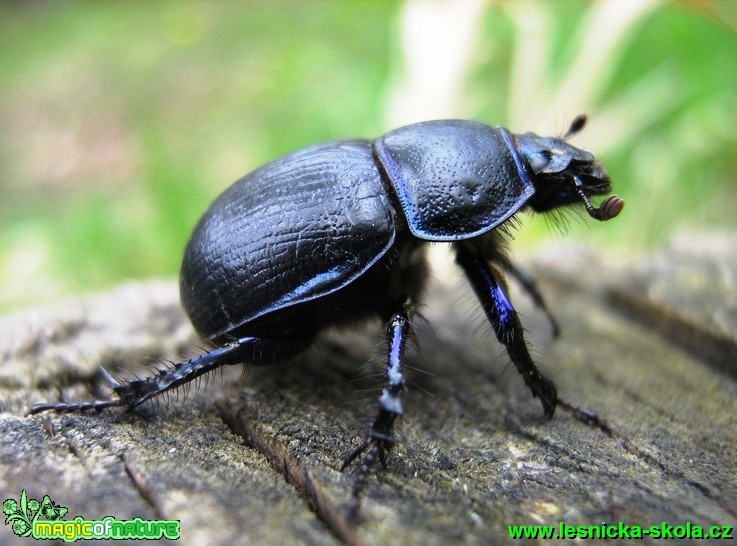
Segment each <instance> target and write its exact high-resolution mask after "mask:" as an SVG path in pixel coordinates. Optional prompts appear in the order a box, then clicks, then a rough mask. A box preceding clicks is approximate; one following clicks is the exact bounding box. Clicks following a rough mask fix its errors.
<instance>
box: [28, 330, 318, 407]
mask: <svg viewBox="0 0 737 546" xmlns="http://www.w3.org/2000/svg"><path fill="white" fill-rule="evenodd" d="M311 341H312V340H296V341H294V340H289V341H286V340H282V339H261V338H257V337H242V338H240V339H236V340H234V341H231V342H229V343H227V344H224V345H222V346H220V347H218V348H216V349H213V350H212V351H208V352H206V353H203V354H201V355H199V356H196V357H194V358H190V359H189V360H185V361H183V362H179V363H177V364H175V365H174V366H171V367H169V368H164V369H161V370H158V373H156V374H155V375H152V376H150V377H145V378H141V379H133V380H131V381H122V382H121V381H118V380H117V379H115V378H114V377H113V376H112V375H110V374H109V373H108V372H107V371H105V370H104V369H103V370H102V371H103V374H104V376H105V378H106V379H107V381H108V383H109V384H110V386H111V387H112V389H113V392H114V393H115V394H116V395H117V398H115V399H113V400H95V401H93V402H81V403H71V404H66V403H59V404H53V403H51V404H36V405H35V406H33V407H32V408H31V409H30V411H29V412H28V413H29V414H34V413H41V412H43V411H57V412H64V411H87V410H97V411H100V410H103V409H105V408H110V407H116V406H117V407H124V408H125V409H126V410H128V411H130V410H132V409H133V408H135V407H136V406H139V405H140V404H142V403H143V402H145V401H146V400H149V399H150V398H153V397H154V396H158V395H159V394H163V393H164V392H166V391H169V390H171V389H176V388H177V387H180V386H182V385H184V384H186V383H189V382H190V381H192V380H193V379H196V378H198V377H200V376H201V375H204V374H206V373H208V372H211V371H213V370H216V369H217V368H219V367H221V366H231V365H233V364H242V363H245V364H271V363H273V362H278V361H281V360H283V359H285V358H288V357H290V356H293V355H295V354H297V353H299V352H301V351H303V350H304V349H306V348H307V347H308V346H309V345H310V343H311Z"/></svg>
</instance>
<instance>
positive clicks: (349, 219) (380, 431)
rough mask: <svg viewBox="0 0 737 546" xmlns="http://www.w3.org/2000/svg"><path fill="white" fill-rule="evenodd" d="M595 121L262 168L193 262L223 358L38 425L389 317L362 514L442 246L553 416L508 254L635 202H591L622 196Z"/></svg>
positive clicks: (198, 245) (196, 286) (197, 315)
mask: <svg viewBox="0 0 737 546" xmlns="http://www.w3.org/2000/svg"><path fill="white" fill-rule="evenodd" d="M585 119H586V118H585V117H584V116H579V117H578V118H576V119H575V120H574V122H573V123H572V124H571V128H570V129H569V131H568V132H567V133H566V135H564V136H563V137H562V138H552V137H547V138H546V137H540V136H538V135H536V134H533V133H525V134H513V133H511V132H509V131H508V130H507V129H505V128H503V127H493V126H489V125H485V124H482V123H478V122H474V121H462V120H445V121H429V122H425V123H419V124H415V125H410V126H407V127H402V128H400V129H397V130H395V131H392V132H390V133H388V134H386V135H384V136H382V137H380V138H379V139H377V140H375V141H367V140H348V141H340V142H330V143H327V144H318V145H315V146H311V147H309V148H305V149H302V150H298V151H296V152H293V153H291V154H289V155H286V156H284V157H282V158H280V159H277V160H276V161H274V162H272V163H269V164H267V165H265V166H264V167H261V168H260V169H258V170H256V171H254V172H252V173H250V174H248V175H246V176H245V177H243V178H241V179H240V180H239V181H237V182H236V183H235V184H233V185H232V186H231V187H230V188H229V189H227V190H226V191H225V192H224V193H223V194H222V195H221V196H220V197H219V198H218V199H217V200H216V201H215V203H213V205H212V206H211V207H210V208H209V210H208V211H207V212H206V213H205V214H204V216H203V217H202V219H201V220H200V222H199V224H198V225H197V227H196V228H195V230H194V233H193V234H192V236H191V237H190V239H189V243H188V244H187V248H186V251H185V254H184V261H183V263H182V269H181V276H180V292H181V299H182V304H183V306H184V309H185V310H186V312H187V314H188V315H189V317H190V319H191V320H192V323H193V325H194V327H195V328H196V330H197V332H198V333H199V334H200V335H201V336H202V337H203V338H206V339H208V340H210V341H212V342H213V343H214V344H215V346H216V348H215V349H214V350H212V351H210V352H207V353H205V354H202V355H200V356H197V357H195V358H192V359H190V360H187V361H184V362H180V363H178V364H176V365H174V366H172V367H170V368H168V369H164V370H161V371H159V372H158V373H157V374H156V375H153V376H151V377H147V378H142V379H134V380H131V381H125V382H123V381H118V380H117V379H115V378H113V377H112V376H110V374H107V373H106V372H105V375H106V377H107V378H108V380H109V381H110V383H111V385H112V389H113V391H114V392H115V394H116V396H117V397H116V398H115V399H112V400H98V401H93V402H84V403H78V404H66V403H59V404H54V403H52V404H39V405H36V406H34V407H33V408H32V409H31V413H38V412H41V411H45V410H55V411H73V410H79V411H84V410H89V409H95V410H101V409H104V408H108V407H113V406H122V407H124V408H126V409H128V410H130V409H132V408H134V407H136V406H138V405H139V404H141V403H143V402H145V401H146V400H148V399H149V398H152V397H154V396H156V395H159V394H161V393H163V392H166V391H168V390H170V389H174V388H176V387H179V386H181V385H183V384H185V383H187V382H189V381H191V380H192V379H194V378H196V377H199V376H201V375H203V374H205V373H207V372H209V371H212V370H214V369H216V368H218V367H220V366H223V365H231V364H241V363H244V364H259V365H260V364H270V363H274V362H277V361H281V360H285V359H287V358H289V357H292V356H294V355H296V354H297V353H299V352H301V351H304V350H305V349H307V348H308V347H309V346H310V345H311V343H312V342H313V340H314V339H315V337H316V336H317V334H318V333H320V331H322V330H324V329H325V328H327V327H330V326H342V325H345V324H348V323H352V322H356V321H359V320H364V319H367V318H370V317H378V318H380V319H381V320H382V321H383V322H384V324H385V325H386V338H387V342H388V355H387V366H386V382H385V386H384V389H383V392H382V394H381V396H380V398H379V401H378V403H377V413H376V417H375V418H374V421H373V424H372V425H371V426H370V428H369V430H368V432H367V434H366V436H365V438H364V441H363V442H362V443H361V445H360V446H359V447H358V448H357V449H356V450H354V451H353V453H351V454H350V455H349V456H348V457H347V459H346V461H345V463H344V465H343V466H344V467H345V466H347V465H348V464H349V463H350V462H351V461H352V460H354V459H355V458H356V457H357V456H359V455H360V454H361V453H363V452H366V455H365V463H366V464H364V465H362V467H361V468H362V470H361V471H360V473H359V477H358V480H357V482H356V486H355V487H354V500H355V502H356V503H357V502H358V497H359V495H360V494H361V489H362V488H363V486H364V484H365V482H366V477H367V476H366V474H367V472H368V471H367V470H365V469H366V468H368V467H369V466H371V464H374V461H376V460H377V459H379V460H382V461H383V460H384V457H385V453H386V451H387V450H389V449H390V448H391V447H392V446H393V445H394V443H395V438H394V421H395V420H396V418H397V417H400V416H402V415H403V414H404V409H403V406H402V399H401V397H402V393H403V391H404V388H405V380H404V376H403V374H402V363H403V358H404V357H403V355H404V346H405V342H406V340H407V338H408V336H409V333H410V314H411V309H412V306H411V305H410V303H412V302H417V301H418V300H419V299H420V297H421V294H422V289H423V285H424V280H425V277H426V273H427V268H426V265H425V261H424V257H423V252H422V251H423V247H424V246H426V245H425V243H426V242H427V241H441V242H447V243H450V244H451V245H452V246H453V248H454V250H455V255H456V261H457V263H458V265H459V266H460V267H461V269H462V270H463V272H464V273H465V275H466V276H467V278H468V280H469V281H470V283H471V285H472V287H473V289H474V291H475V293H476V295H477V296H478V298H479V300H480V303H481V306H482V308H483V310H484V313H485V314H486V316H487V317H488V319H489V323H490V325H491V328H492V329H493V331H494V333H495V334H496V336H497V338H498V339H499V341H500V342H501V343H502V344H503V345H504V346H505V347H506V350H507V352H508V354H509V357H510V359H511V360H512V362H513V363H514V365H515V366H516V367H517V370H518V371H519V373H520V374H521V375H522V377H523V379H524V381H525V383H526V384H527V386H528V387H529V389H530V390H531V391H532V394H533V396H535V397H538V398H539V399H540V401H541V402H542V407H543V411H544V413H545V415H546V416H548V417H552V415H553V412H554V411H555V407H556V403H557V401H558V398H557V394H556V389H555V385H554V384H553V382H552V381H551V380H550V379H548V378H547V377H545V376H544V375H543V374H542V373H540V371H539V370H538V369H537V367H536V366H535V363H534V362H533V360H532V358H531V357H530V354H529V352H528V349H527V345H526V342H525V340H524V336H523V329H522V326H521V324H520V321H519V318H518V316H517V313H516V312H515V310H514V307H513V306H512V303H511V302H510V299H509V297H508V295H507V293H506V290H505V288H504V282H503V279H502V278H501V271H502V270H503V271H506V272H507V273H509V274H510V275H512V276H513V277H515V278H516V279H517V280H518V281H520V283H521V285H522V287H523V288H524V289H525V290H526V291H527V292H528V293H529V294H530V295H531V296H532V298H533V300H534V301H535V303H536V304H537V305H538V306H540V307H541V308H542V309H543V310H544V311H545V312H546V313H548V310H547V308H546V307H545V304H544V302H543V299H542V297H541V296H540V293H539V292H538V290H537V288H536V285H535V284H534V282H533V281H532V280H531V279H530V278H529V277H527V276H525V275H524V274H523V273H522V272H521V271H520V270H518V269H517V268H516V267H515V266H514V265H513V264H512V263H511V262H510V260H509V259H508V257H507V256H506V254H505V253H504V252H503V248H504V247H503V245H502V244H501V243H502V238H503V234H502V232H503V231H504V229H503V227H504V224H505V222H507V221H509V220H510V219H511V218H512V217H513V216H514V215H515V214H517V213H518V212H520V211H523V210H526V209H531V210H532V211H535V212H546V211H550V210H553V209H556V208H559V207H569V206H576V205H583V206H584V207H585V209H586V211H587V212H588V214H589V215H590V216H591V217H593V218H595V219H597V220H609V219H611V218H613V217H615V216H617V215H618V214H619V213H620V211H621V210H622V207H623V205H624V202H623V201H622V200H621V199H619V198H618V197H617V196H614V195H612V196H610V197H608V198H607V199H606V200H605V201H604V202H603V203H602V204H601V205H600V206H599V207H598V208H597V207H595V206H594V205H593V204H592V202H591V199H590V197H591V196H594V195H603V194H607V193H609V192H610V191H611V186H610V181H609V177H608V175H607V173H606V172H605V171H604V169H603V168H602V166H601V164H600V163H599V162H598V161H597V160H596V159H595V158H594V156H593V155H592V154H590V153H588V152H585V151H583V150H581V149H578V148H575V147H573V146H571V145H570V144H569V143H568V142H567V138H568V137H569V136H572V135H573V134H575V133H576V132H578V131H579V130H581V129H582V128H583V126H584V123H585ZM500 228H501V229H500ZM548 316H550V313H548ZM550 318H551V321H552V323H553V328H554V332H557V326H556V325H555V321H554V320H553V319H552V316H550Z"/></svg>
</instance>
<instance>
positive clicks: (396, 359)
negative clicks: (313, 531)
mask: <svg viewBox="0 0 737 546" xmlns="http://www.w3.org/2000/svg"><path fill="white" fill-rule="evenodd" d="M409 333H410V323H409V316H408V313H407V309H406V308H403V309H402V310H401V311H399V312H397V313H395V314H394V315H393V316H392V318H391V319H389V322H388V323H387V325H386V337H387V341H388V343H389V347H388V357H387V366H386V383H385V385H384V390H383V391H382V392H381V397H380V398H379V401H378V403H377V404H376V405H377V407H378V408H379V411H378V412H377V414H376V417H375V418H374V421H373V423H372V424H371V427H369V430H368V434H367V435H366V439H365V440H364V441H363V442H362V443H361V445H360V446H358V447H357V448H356V449H355V450H353V451H352V452H351V453H350V454H349V455H348V456H347V457H346V459H345V461H344V462H343V466H342V467H341V471H342V470H345V468H346V467H347V466H348V465H349V464H351V462H353V460H355V459H356V457H358V456H359V455H360V454H361V453H363V452H364V451H366V450H367V449H368V453H366V456H365V457H364V459H363V462H362V464H361V467H360V469H359V470H358V476H357V477H356V481H355V483H354V485H353V493H352V499H351V507H350V509H349V512H350V513H351V514H352V515H353V516H355V515H356V514H357V513H358V509H359V506H360V498H361V494H362V493H363V490H364V488H365V487H366V481H367V479H368V477H369V475H370V474H371V472H372V470H373V468H374V467H375V465H376V460H377V459H378V460H379V461H381V463H382V464H384V465H385V464H386V463H385V457H386V452H387V451H388V450H390V449H391V448H392V447H393V446H394V444H395V443H396V440H395V439H394V421H395V420H396V418H397V417H401V416H402V415H403V414H404V408H403V407H402V392H403V391H404V386H405V380H404V375H403V374H402V360H403V358H404V346H405V344H406V342H407V338H408V337H409Z"/></svg>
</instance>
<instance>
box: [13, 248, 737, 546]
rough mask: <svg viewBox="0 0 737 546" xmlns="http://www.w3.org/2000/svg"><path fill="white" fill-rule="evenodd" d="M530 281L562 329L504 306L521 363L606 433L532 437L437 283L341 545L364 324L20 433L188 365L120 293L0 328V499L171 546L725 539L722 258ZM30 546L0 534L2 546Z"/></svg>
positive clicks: (590, 268) (141, 296) (158, 313)
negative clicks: (657, 534)
mask: <svg viewBox="0 0 737 546" xmlns="http://www.w3.org/2000/svg"><path fill="white" fill-rule="evenodd" d="M526 265H527V266H528V269H531V270H533V271H535V273H536V275H537V277H538V280H539V283H540V286H541V289H542V290H543V291H544V292H545V294H546V295H547V297H548V301H549V303H550V304H551V306H552V308H553V309H554V311H555V314H556V315H557V317H558V319H559V320H560V322H561V324H562V326H563V333H562V336H561V337H560V338H559V339H558V340H556V341H552V340H551V339H550V335H549V325H548V324H547V323H546V322H545V319H544V317H543V316H542V315H541V314H540V313H539V312H538V311H536V310H535V309H533V308H531V305H530V304H529V302H528V300H527V299H526V298H525V297H524V296H523V295H520V294H519V293H515V294H513V296H514V299H515V302H516V303H517V306H518V308H519V309H520V310H521V312H522V314H523V315H524V323H525V325H526V328H527V330H528V340H529V341H530V342H531V343H532V345H533V348H534V354H536V355H537V360H538V362H539V363H540V365H541V367H542V369H543V370H545V372H547V373H548V374H549V375H550V376H551V377H552V378H554V380H555V381H556V382H557V384H558V387H559V392H560V395H561V396H562V397H563V398H565V399H567V400H569V401H571V402H573V403H576V404H578V405H581V406H583V407H586V408H589V409H591V410H594V411H596V412H597V413H598V414H599V415H600V416H601V417H602V418H603V419H605V421H606V424H607V425H608V427H609V429H608V430H606V429H604V428H602V427H590V426H586V425H585V424H583V423H582V422H580V421H579V420H577V419H575V418H574V417H573V416H572V415H571V414H570V413H567V412H565V411H560V410H559V411H558V413H557V414H556V416H555V418H554V419H553V420H551V421H547V420H545V419H543V418H542V412H541V408H540V405H539V403H538V402H537V401H536V400H532V399H531V398H530V396H529V393H528V392H527V390H526V389H525V388H524V387H523V384H522V381H521V379H520V378H519V377H518V375H517V373H516V372H515V370H514V368H513V366H511V365H510V364H509V361H508V359H507V357H506V355H505V354H504V353H503V351H502V350H501V349H500V347H499V345H498V344H497V343H496V341H495V340H494V339H493V336H492V335H490V334H488V333H487V328H486V327H485V326H484V324H483V320H482V318H481V313H480V312H479V311H478V310H476V306H475V303H474V301H473V297H472V295H471V293H470V291H469V290H468V289H467V288H465V285H464V283H462V282H460V280H459V281H458V282H457V283H450V284H448V283H435V284H434V285H433V287H432V288H431V290H430V292H429V294H428V297H427V301H426V305H425V306H424V307H423V308H422V309H421V312H422V315H423V316H424V317H425V318H426V319H427V321H423V320H418V321H417V324H416V326H417V338H418V341H419V346H420V351H419V352H418V353H417V354H415V355H414V356H413V360H412V363H411V364H412V365H413V366H415V367H416V368H417V369H416V370H414V371H412V372H411V373H410V376H411V377H410V379H411V381H412V386H411V388H410V392H409V393H408V394H407V395H406V409H407V413H408V414H407V416H406V418H405V419H404V421H403V422H402V423H401V424H400V426H399V433H400V438H401V442H400V444H399V445H398V446H397V447H396V448H395V450H394V451H393V452H392V453H391V455H390V458H389V465H388V470H387V471H380V472H379V473H378V476H377V477H376V478H375V479H373V481H372V482H371V483H370V485H369V487H368V489H367V495H366V497H365V499H364V502H363V510H362V515H363V521H362V522H360V523H359V524H357V525H356V524H352V523H350V522H348V521H346V520H345V518H344V517H343V514H344V509H345V506H346V504H347V502H348V500H349V497H350V491H351V486H352V483H353V477H354V474H353V472H354V471H355V469H350V470H348V471H347V472H346V473H341V472H339V466H340V463H341V460H342V459H343V457H344V456H345V454H346V453H347V452H348V451H349V450H350V449H351V448H353V447H355V446H356V445H357V444H358V442H359V439H360V435H361V433H362V431H363V430H364V429H363V428H362V427H364V426H365V425H366V424H367V422H368V420H369V419H370V418H371V417H372V415H373V411H374V410H373V407H372V406H373V404H374V401H375V399H376V396H377V393H378V392H379V389H380V386H381V377H380V375H377V374H380V373H381V371H382V355H383V352H382V343H381V337H380V333H381V327H380V326H379V325H373V326H371V327H369V328H367V330H366V331H365V332H351V333H343V332H341V333H330V334H329V335H327V336H326V338H325V339H324V340H323V341H322V343H321V344H320V345H319V346H318V347H316V348H315V349H314V350H312V351H310V352H309V353H307V354H305V355H303V356H301V357H299V358H297V359H295V361H293V362H291V363H290V364H288V365H281V366H276V367H270V368H258V369H250V370H249V371H248V373H247V374H245V377H243V376H242V374H241V370H240V369H235V368H234V369H230V370H226V371H225V372H224V373H223V374H222V379H221V376H220V375H215V376H213V377H211V378H210V380H209V385H208V386H207V388H205V385H204V382H203V384H202V385H201V388H200V389H199V393H198V394H197V395H196V394H195V391H196V390H197V389H196V388H194V387H193V388H192V389H191V392H190V393H189V395H188V396H186V397H184V396H182V394H183V393H180V395H179V396H177V394H173V395H172V396H170V398H169V402H168V403H159V404H153V405H148V406H147V407H145V408H144V409H143V410H142V411H140V412H138V413H133V414H125V413H120V412H118V411H107V412H103V413H101V414H91V415H47V416H33V417H26V416H25V415H24V412H25V411H26V410H27V409H28V408H29V406H30V405H31V404H33V403H36V402H41V401H49V400H57V399H59V398H60V397H61V398H62V399H67V400H78V399H89V398H90V396H91V395H90V390H91V391H92V392H94V393H97V394H102V395H103V396H104V395H105V390H104V388H102V389H101V388H100V385H101V384H102V380H101V377H100V375H99V374H98V373H97V369H98V367H99V366H100V365H103V366H105V367H106V368H108V369H111V370H113V371H116V370H117V371H120V369H121V368H126V369H128V370H132V371H133V372H136V373H139V374H140V373H145V368H143V367H142V366H141V365H140V363H144V364H145V363H146V362H147V361H148V362H151V361H150V360H147V358H148V357H151V356H153V357H154V358H155V359H159V360H160V359H167V358H175V357H176V355H177V354H179V353H180V352H182V351H184V352H185V353H187V354H193V353H194V352H196V350H197V349H196V348H194V344H195V343H196V341H195V339H194V336H193V335H192V332H191V330H190V328H189V326H188V324H187V322H186V320H185V318H184V317H183V315H182V312H181V311H180V309H179V306H178V301H177V291H176V285H175V284H174V283H173V282H172V283H169V282H166V283H148V284H131V285H126V286H123V287H121V288H119V289H117V290H113V291H111V292H109V293H106V294H102V295H99V296H94V297H90V298H86V299H81V300H78V301H72V302H70V303H68V304H65V305H61V306H55V307H51V308H47V309H42V310H34V311H28V312H21V313H16V314H13V315H9V316H6V317H4V318H3V319H1V320H0V412H1V413H0V438H1V443H0V500H2V499H4V498H10V497H12V498H15V499H17V498H18V497H19V495H20V490H21V489H27V490H28V493H29V495H30V496H33V497H35V498H39V499H40V498H41V497H42V496H43V495H45V494H48V495H50V496H51V498H52V499H53V500H54V501H55V502H57V503H58V504H61V505H63V506H67V507H68V508H69V511H70V513H69V515H68V516H73V515H81V516H83V517H85V518H88V519H97V518H102V517H103V516H105V515H114V516H116V517H118V518H120V519H127V518H132V517H135V516H140V517H143V518H152V519H153V518H166V519H179V520H181V529H182V540H181V543H183V544H223V545H226V544H340V543H341V542H345V543H356V544H359V543H363V544H382V545H386V544H400V543H401V544H423V545H425V544H428V545H432V544H450V543H453V544H494V543H506V542H508V541H509V535H508V532H507V525H509V524H536V523H546V524H554V525H557V524H558V522H559V521H565V522H566V523H567V524H569V525H598V524H600V523H601V522H602V521H606V522H611V523H615V524H616V523H617V522H619V521H623V522H625V523H626V524H629V525H633V524H638V525H644V526H650V525H659V524H660V523H661V522H663V521H666V522H668V523H670V524H683V523H684V522H686V521H690V522H692V523H698V524H701V525H705V526H711V525H732V526H734V525H735V522H736V520H737V447H736V443H737V441H736V431H737V356H736V355H737V290H735V286H737V238H735V237H731V236H723V237H720V236H714V235H711V236H707V235H703V236H701V235H700V236H698V237H682V238H679V239H677V240H675V241H674V243H673V245H672V246H671V247H670V248H669V249H667V250H665V251H663V252H661V253H658V254H656V255H653V256H651V257H648V258H646V259H642V260H640V261H632V262H631V263H621V262H620V261H619V260H617V257H616V256H614V257H601V256H599V257H597V256H596V255H595V254H593V253H591V252H587V251H584V250H582V249H581V248H578V247H568V248H560V247H559V248H557V249H555V250H550V251H547V252H543V253H542V254H541V255H539V256H538V257H537V258H536V259H535V260H533V261H532V262H528V263H527V264H526ZM369 360H371V361H372V362H371V363H370V365H365V364H366V363H367V362H368V361H369ZM136 362H137V363H139V365H137V366H135V365H132V363H136ZM154 363H156V360H154ZM313 510H316V511H317V514H316V512H315V511H313ZM27 540H28V539H22V540H21V539H16V538H15V537H14V535H12V533H11V532H10V528H9V527H5V526H1V527H0V543H2V544H16V543H17V544H21V543H22V544H28V542H27ZM552 542H554V543H556V544H561V543H565V542H564V541H563V542H561V541H551V543H552ZM622 542H626V541H622ZM708 542H709V541H700V543H702V544H703V543H708ZM636 543H638V544H642V543H643V542H642V541H636ZM644 543H645V544H647V543H663V542H662V541H655V540H648V539H645V541H644Z"/></svg>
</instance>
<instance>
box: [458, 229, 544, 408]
mask: <svg viewBox="0 0 737 546" xmlns="http://www.w3.org/2000/svg"><path fill="white" fill-rule="evenodd" d="M455 247H456V261H457V262H458V264H459V265H460V266H461V268H462V269H463V271H464V273H465V274H466V277H468V280H469V281H470V282H471V286H472V287H473V289H474V292H476V296H477V297H478V298H479V300H480V301H481V305H482V307H483V309H484V313H486V316H487V318H488V319H489V322H490V323H491V326H492V328H493V329H494V333H495V334H496V337H497V339H498V340H499V342H500V343H502V344H503V345H504V346H505V347H506V349H507V353H508V354H509V357H510V358H511V359H512V362H513V363H514V365H515V366H516V367H517V371H519V373H520V375H522V377H523V379H524V380H525V384H526V385H527V386H528V387H529V388H530V390H531V391H532V395H533V396H536V397H539V398H540V402H541V403H542V406H543V411H544V412H545V415H546V416H547V417H552V416H553V413H554V412H555V406H556V403H557V391H556V389H555V384H554V383H553V382H552V381H551V380H550V379H548V378H547V377H545V376H544V375H543V374H542V373H540V371H539V370H538V369H537V366H535V363H534V362H533V360H532V357H531V356H530V353H529V351H528V350H527V343H526V342H525V338H524V330H523V329H522V324H521V323H520V320H519V317H518V316H517V312H516V311H515V310H514V307H513V306H512V302H511V301H510V300H509V296H508V295H507V292H506V290H505V289H504V286H503V284H502V282H501V279H500V278H499V273H497V272H496V271H494V270H493V269H492V268H491V267H489V264H488V262H487V261H486V259H484V257H483V256H482V255H481V254H480V252H478V250H477V249H476V248H474V247H472V246H471V245H469V244H467V243H466V244H464V243H457V244H456V245H455Z"/></svg>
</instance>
